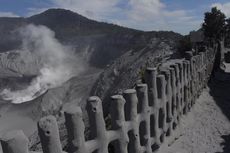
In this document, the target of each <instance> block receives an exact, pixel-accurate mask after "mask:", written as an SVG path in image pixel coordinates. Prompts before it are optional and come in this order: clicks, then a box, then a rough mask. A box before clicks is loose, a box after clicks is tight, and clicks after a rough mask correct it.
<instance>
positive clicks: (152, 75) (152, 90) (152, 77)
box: [145, 68, 157, 107]
mask: <svg viewBox="0 0 230 153" xmlns="http://www.w3.org/2000/svg"><path fill="white" fill-rule="evenodd" d="M156 80H157V68H147V69H146V71H145V81H146V83H147V85H148V93H149V94H148V95H149V106H154V107H157V81H156Z"/></svg>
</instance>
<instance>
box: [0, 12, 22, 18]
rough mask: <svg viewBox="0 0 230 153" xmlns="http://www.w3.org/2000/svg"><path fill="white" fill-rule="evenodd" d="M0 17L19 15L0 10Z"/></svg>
mask: <svg viewBox="0 0 230 153" xmlns="http://www.w3.org/2000/svg"><path fill="white" fill-rule="evenodd" d="M0 17H19V16H18V15H16V14H14V13H13V12H0Z"/></svg>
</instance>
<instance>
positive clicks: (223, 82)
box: [208, 72, 230, 153]
mask: <svg viewBox="0 0 230 153" xmlns="http://www.w3.org/2000/svg"><path fill="white" fill-rule="evenodd" d="M208 86H209V88H210V95H211V96H212V97H213V99H214V101H215V102H216V104H217V106H219V108H220V109H221V111H222V112H223V114H224V115H225V116H226V117H227V118H228V120H229V121H230V74H226V73H223V72H217V75H216V77H215V78H212V79H211V80H210V81H209V83H208ZM229 130H230V129H229ZM221 138H222V139H223V142H222V143H221V144H220V145H221V146H222V147H223V152H217V153H230V135H222V136H221Z"/></svg>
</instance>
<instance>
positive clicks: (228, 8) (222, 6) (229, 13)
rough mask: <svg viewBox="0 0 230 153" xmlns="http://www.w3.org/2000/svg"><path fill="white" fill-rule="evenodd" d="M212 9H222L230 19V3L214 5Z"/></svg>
mask: <svg viewBox="0 0 230 153" xmlns="http://www.w3.org/2000/svg"><path fill="white" fill-rule="evenodd" d="M211 7H217V8H218V9H220V10H221V11H222V12H223V13H224V14H225V15H226V16H227V17H230V2H227V3H224V4H221V3H214V4H212V5H211Z"/></svg>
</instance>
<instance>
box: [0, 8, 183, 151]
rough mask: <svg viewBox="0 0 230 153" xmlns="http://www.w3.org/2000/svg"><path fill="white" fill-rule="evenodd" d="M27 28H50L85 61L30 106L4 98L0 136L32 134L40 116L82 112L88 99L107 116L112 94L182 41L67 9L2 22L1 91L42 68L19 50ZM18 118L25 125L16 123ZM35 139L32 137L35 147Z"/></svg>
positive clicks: (24, 83)
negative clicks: (15, 131)
mask: <svg viewBox="0 0 230 153" xmlns="http://www.w3.org/2000/svg"><path fill="white" fill-rule="evenodd" d="M28 24H36V25H44V26H46V27H48V28H49V29H51V30H52V31H53V32H54V34H55V38H56V39H57V40H58V41H59V42H60V43H61V44H63V45H65V46H68V47H69V48H71V50H73V51H74V53H73V56H72V57H73V58H75V57H76V58H79V57H80V58H81V60H82V61H84V70H83V71H82V73H80V74H78V75H77V76H72V77H71V78H70V79H69V80H68V81H66V82H65V83H63V84H62V85H60V86H58V87H55V88H52V89H49V90H48V91H47V92H45V93H44V94H43V95H41V96H39V97H37V98H36V99H34V100H32V101H30V102H28V103H23V104H18V105H14V104H9V103H7V102H5V101H3V100H0V104H1V106H0V116H1V117H0V125H3V124H4V126H0V135H1V132H4V131H5V130H8V129H9V127H13V128H20V129H23V130H24V131H25V133H26V134H27V135H28V136H30V135H31V134H32V133H34V131H35V129H36V122H37V120H38V119H39V118H40V117H42V116H44V115H47V114H53V115H56V116H57V117H62V116H60V114H59V112H60V111H61V110H62V106H63V104H64V103H75V104H76V105H80V106H81V107H82V109H83V110H84V109H85V102H86V98H87V97H88V96H90V95H98V96H100V97H101V98H102V100H103V104H104V106H105V107H104V108H105V109H106V110H105V112H106V111H107V107H108V106H109V96H110V95H111V94H114V93H119V91H121V90H122V89H125V88H129V87H132V86H133V85H134V84H135V81H136V80H137V79H138V78H140V76H141V74H142V71H143V69H144V68H145V67H146V66H150V65H156V64H158V63H159V62H160V61H162V60H165V59H167V58H169V57H170V56H171V55H172V54H175V53H176V49H175V48H176V45H177V42H178V40H179V39H180V38H181V35H179V34H176V33H173V32H143V31H138V30H134V29H129V28H124V27H120V26H117V25H113V24H107V23H101V22H97V21H93V20H89V19H87V18H85V17H83V16H81V15H79V14H77V13H74V12H71V11H68V10H63V9H50V10H47V11H45V12H43V13H41V14H38V15H35V16H32V17H29V18H0V52H2V53H1V54H0V70H1V73H0V90H2V89H4V88H12V89H15V90H18V89H23V88H25V87H26V86H28V85H29V84H30V83H31V80H32V79H33V78H34V77H37V76H38V75H39V73H40V69H41V67H42V65H43V64H44V63H43V61H42V60H41V59H40V57H37V56H36V54H33V53H27V52H19V51H18V49H20V48H21V45H22V44H23V41H22V39H21V38H20V35H19V32H18V29H19V28H20V27H24V26H25V25H28ZM9 50H10V51H9ZM75 64H76V65H77V64H78V63H77V61H76V63H75ZM15 119H16V120H20V121H21V122H20V123H18V122H13V120H15ZM9 120H10V121H12V122H7V121H9ZM6 123H7V124H6ZM26 123H28V124H29V125H30V126H29V127H28V126H26V125H28V124H26ZM35 137H36V136H35ZM35 140H36V138H34V137H32V141H31V142H32V145H33V144H34V143H37V142H36V141H35ZM33 147H34V146H33ZM35 148H36V146H35Z"/></svg>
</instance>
